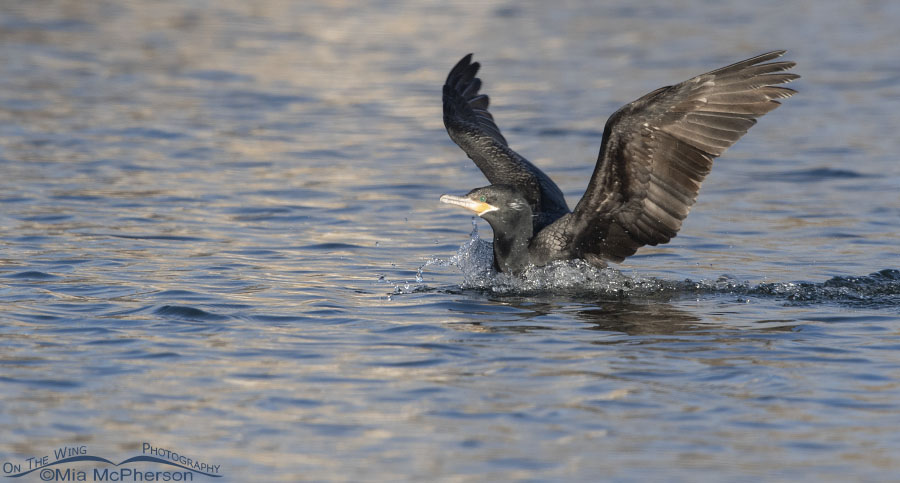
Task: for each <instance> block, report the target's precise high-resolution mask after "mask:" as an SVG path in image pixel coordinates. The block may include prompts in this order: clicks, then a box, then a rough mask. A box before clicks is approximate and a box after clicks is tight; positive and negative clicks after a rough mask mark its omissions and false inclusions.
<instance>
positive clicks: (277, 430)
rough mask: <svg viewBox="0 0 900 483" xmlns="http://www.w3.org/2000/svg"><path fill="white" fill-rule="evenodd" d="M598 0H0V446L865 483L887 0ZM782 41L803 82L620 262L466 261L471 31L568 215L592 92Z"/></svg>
mask: <svg viewBox="0 0 900 483" xmlns="http://www.w3.org/2000/svg"><path fill="white" fill-rule="evenodd" d="M594 3H595V2H586V1H585V2H579V1H572V2H562V3H556V4H553V5H552V6H551V5H549V4H547V5H544V4H537V3H535V4H529V3H515V2H513V3H505V2H477V3H474V2H473V3H468V2H460V3H455V4H453V5H446V4H445V3H443V2H399V1H398V2H393V1H390V2H374V3H367V4H359V3H356V2H350V3H345V2H287V1H278V0H268V1H257V2H234V1H217V2H204V1H189V2H182V1H164V2H154V3H153V4H152V5H151V4H145V3H142V2H118V1H115V2H113V1H108V2H107V1H96V2H83V1H74V0H72V1H65V0H59V1H54V2H39V3H38V2H30V1H25V0H22V1H12V2H5V3H4V4H3V6H2V7H0V63H2V65H3V66H4V68H3V74H2V75H0V120H2V122H0V173H2V176H0V394H2V396H0V435H2V436H0V459H2V461H0V463H3V462H19V463H20V462H22V461H24V460H25V459H26V458H28V457H32V456H37V455H43V454H50V453H51V452H52V449H53V448H58V447H60V446H62V445H78V444H83V445H87V447H88V448H89V450H90V451H91V452H92V453H94V454H98V455H100V456H104V457H106V458H109V459H112V460H115V461H116V462H119V461H121V460H123V459H125V458H126V457H129V456H133V455H134V454H139V453H140V451H141V444H142V443H143V442H151V443H153V444H154V445H157V446H159V447H163V448H172V449H176V450H179V451H181V452H183V453H185V454H190V455H192V456H195V457H198V458H202V459H204V460H206V461H211V462H214V463H216V464H220V465H221V466H222V470H221V472H222V474H224V476H225V478H224V479H226V480H230V481H254V480H255V481H298V480H316V481H323V480H324V481H327V480H433V479H438V480H450V479H462V480H467V479H472V480H476V479H478V480H485V479H490V480H498V481H499V480H559V479H575V480H597V479H606V480H614V481H646V480H667V481H697V480H715V481H723V480H725V481H756V480H758V479H767V480H772V481H788V480H807V481H847V480H864V481H887V480H891V479H895V478H896V475H897V472H898V471H900V458H898V455H900V436H898V434H900V433H898V431H897V428H898V427H900V403H898V401H900V355H898V349H900V328H898V323H900V315H898V314H900V288H898V286H900V273H898V272H897V271H896V270H897V269H898V268H900V263H898V262H900V248H898V243H897V240H898V239H900V224H898V221H897V220H900V194H898V193H900V189H898V188H900V164H898V162H897V155H896V153H898V152H900V138H898V137H897V136H896V130H897V126H898V125H900V119H898V116H897V112H900V65H898V63H897V62H896V45H897V41H898V40H900V38H898V33H897V28H896V25H897V24H898V22H900V4H896V3H891V2H866V3H858V4H857V3H839V2H825V3H822V2H806V1H800V2H794V3H791V4H790V6H787V5H785V4H784V3H783V2H763V3H754V4H752V5H751V4H748V3H746V2H719V3H709V2H694V1H686V2H679V3H676V4H669V3H667V4H660V5H657V6H643V4H642V5H635V4H634V3H633V2H604V3H603V4H602V5H594ZM778 48H786V49H789V51H790V52H789V54H788V56H787V58H789V59H790V60H794V61H796V62H798V67H797V68H796V71H797V72H798V73H800V74H801V75H802V76H803V78H802V79H801V80H800V81H797V82H795V83H794V84H792V87H794V88H796V89H797V90H798V91H800V93H799V94H798V95H796V96H794V97H793V98H791V99H788V100H786V101H785V102H784V104H785V105H784V106H783V107H782V108H779V109H778V110H776V111H774V112H772V113H770V114H769V115H767V116H766V117H765V118H763V119H762V120H761V121H760V123H759V124H758V125H757V126H756V127H754V128H753V130H752V131H751V132H750V133H749V135H747V136H746V138H745V139H743V140H742V141H740V142H739V143H738V144H737V145H736V146H735V147H734V148H733V149H731V150H730V151H729V152H728V153H727V154H726V155H725V156H724V157H723V158H721V159H720V160H719V161H717V163H716V165H715V167H714V169H713V172H712V174H711V176H710V177H709V178H708V179H707V181H706V182H705V183H704V186H703V190H702V192H701V195H700V198H699V200H698V203H697V205H696V206H695V208H694V210H693V212H692V213H691V215H690V216H689V217H688V219H687V220H686V222H685V224H684V227H683V228H682V230H681V232H680V234H679V236H678V237H677V238H675V239H674V240H673V241H672V243H670V244H668V245H665V246H660V247H653V248H647V249H643V250H641V251H640V252H639V253H638V255H637V256H635V257H633V258H630V259H629V260H628V261H627V263H624V264H622V265H618V266H616V267H615V270H605V271H595V270H590V269H587V268H585V267H579V266H574V267H573V266H564V267H554V268H551V269H548V270H545V271H543V272H541V273H537V274H533V276H531V277H530V278H528V279H527V280H512V279H509V278H507V277H504V276H499V277H498V276H495V275H492V274H489V273H488V274H485V273H484V270H483V269H484V267H485V263H486V262H485V258H484V251H485V244H484V243H485V242H484V241H483V240H482V241H477V240H474V239H473V237H472V235H471V234H470V232H471V231H472V225H471V219H470V217H468V216H466V214H465V213H463V212H462V211H458V210H455V209H452V208H448V207H446V206H444V205H441V204H440V203H439V202H438V198H439V196H440V195H441V194H442V193H456V194H461V193H465V192H467V191H468V190H469V189H471V188H473V187H476V186H481V185H483V184H485V180H484V179H483V177H482V176H481V174H480V173H479V172H478V170H477V169H476V168H475V166H474V165H473V164H472V163H471V162H470V161H469V160H467V159H466V158H465V156H464V154H463V153H462V152H461V151H460V150H459V149H458V148H457V147H456V146H455V145H453V144H452V142H451V141H450V140H449V139H448V138H447V136H446V133H445V132H444V131H443V127H442V124H441V111H440V85H441V82H442V81H443V78H444V76H445V75H446V71H447V70H448V69H449V68H450V67H451V66H452V65H453V64H454V63H455V62H456V61H457V60H458V59H459V58H460V57H461V56H462V55H464V54H466V53H468V52H473V51H474V52H475V53H476V57H477V59H478V60H480V61H482V62H483V64H484V67H483V70H482V78H483V79H484V81H485V91H486V92H488V93H489V94H491V96H492V103H493V104H492V106H493V107H492V111H493V112H494V114H495V117H496V119H497V121H498V124H499V125H500V127H501V128H502V129H503V131H504V134H505V135H506V137H507V138H508V139H509V141H510V143H511V145H512V146H513V147H514V148H515V149H517V150H518V151H519V152H521V153H522V154H524V155H526V156H527V157H529V158H530V159H531V160H532V161H534V162H535V163H536V164H538V165H539V166H541V167H542V168H543V169H544V170H545V171H546V172H547V173H548V174H550V175H551V176H552V177H553V178H554V179H555V180H557V182H558V184H559V185H560V187H561V188H562V189H563V191H564V192H565V194H566V196H567V197H568V200H569V204H570V205H573V206H574V204H575V202H577V200H578V198H579V197H580V195H581V193H582V191H583V189H584V187H585V185H586V180H587V178H588V177H589V176H590V173H591V172H592V170H593V163H594V160H595V157H596V152H597V149H598V147H599V142H600V136H601V133H602V128H603V124H604V123H605V121H606V117H607V116H608V115H609V114H610V113H611V112H613V111H614V110H615V109H616V108H618V107H619V106H621V105H622V104H624V103H626V102H629V101H631V100H633V99H635V98H637V97H639V96H640V95H643V94H644V93H646V92H649V91H650V90H652V89H655V88H656V87H659V86H661V85H665V84H667V83H672V82H677V81H680V80H683V79H686V78H688V77H690V76H692V75H696V74H699V73H702V72H705V71H708V70H711V69H713V68H716V67H719V66H722V65H725V64H727V63H731V62H734V61H737V60H741V59H744V58H747V57H750V56H752V55H756V54H758V53H761V52H764V51H767V50H773V49H778ZM478 228H479V230H480V236H481V237H482V238H484V239H490V228H489V227H488V226H487V225H486V224H484V223H483V222H479V224H478ZM85 467H88V468H89V467H91V466H90V465H87V466H85ZM146 468H148V469H149V468H151V467H150V466H147V467H146ZM28 478H30V479H31V480H30V481H35V480H38V479H39V478H38V475H37V474H36V473H32V474H30V475H28V476H27V477H23V479H28ZM198 479H205V477H198Z"/></svg>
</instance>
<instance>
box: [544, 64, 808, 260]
mask: <svg viewBox="0 0 900 483" xmlns="http://www.w3.org/2000/svg"><path fill="white" fill-rule="evenodd" d="M784 53H785V52H784V51H774V52H768V53H765V54H762V55H759V56H756V57H753V58H750V59H747V60H744V61H741V62H737V63H734V64H731V65H729V66H725V67H722V68H720V69H716V70H714V71H711V72H708V73H706V74H702V75H699V76H697V77H694V78H692V79H689V80H687V81H685V82H682V83H680V84H676V85H674V86H667V87H663V88H660V89H657V90H655V91H653V92H651V93H649V94H647V95H645V96H644V97H641V98H640V99H638V100H636V101H634V102H632V103H630V104H628V105H626V106H624V107H622V108H621V109H619V110H618V111H616V112H615V113H614V114H613V115H612V116H610V118H609V120H608V121H607V123H606V126H605V128H604V132H603V141H602V144H601V147H600V155H599V158H598V160H597V166H596V168H595V169H594V173H593V175H592V176H591V180H590V182H589V184H588V188H587V190H586V192H585V194H584V196H583V197H582V199H581V201H579V203H578V205H577V206H576V207H575V210H574V211H573V212H572V214H571V215H569V216H567V217H565V218H563V219H561V220H560V221H558V222H557V223H554V224H553V225H550V226H549V227H547V228H546V229H545V230H544V232H542V233H540V234H539V235H538V237H537V239H536V240H535V244H537V245H541V244H542V243H544V239H545V238H546V239H548V240H549V239H554V240H556V243H557V244H559V243H563V244H565V245H566V246H567V247H568V250H567V256H574V257H579V258H583V259H586V260H589V261H591V262H593V263H597V264H600V263H602V261H603V260H611V261H621V260H623V259H624V258H625V257H627V256H630V255H632V254H634V252H635V251H636V250H637V249H638V248H639V247H641V246H643V245H656V244H659V243H666V242H668V241H669V240H671V239H672V238H673V237H674V236H675V235H676V234H677V233H678V230H679V229H680V228H681V224H682V222H683V220H684V219H685V217H687V215H688V212H690V209H691V206H693V204H694V202H695V201H696V199H697V194H698V193H699V191H700V185H701V183H702V182H703V179H704V178H705V177H706V175H708V174H709V171H710V169H711V168H712V164H713V160H714V159H715V158H716V157H717V156H720V155H721V154H722V153H724V152H725V151H726V150H727V149H728V148H730V147H731V146H732V145H734V143H735V142H737V141H738V140H739V139H740V138H741V137H742V136H743V135H744V134H745V133H746V132H747V131H748V130H749V129H750V128H751V127H753V125H754V124H756V118H758V117H760V116H762V115H764V114H765V113H767V112H769V111H771V110H773V109H775V108H777V107H778V106H779V105H780V103H779V102H778V101H777V99H784V98H787V97H790V96H792V95H793V94H794V93H795V92H796V91H794V90H793V89H789V88H787V87H781V86H780V84H785V83H788V82H791V81H793V80H795V79H797V78H799V76H798V75H796V74H793V73H786V72H784V71H786V70H788V69H790V68H792V67H794V65H795V64H794V62H787V61H776V62H769V61H771V60H774V59H777V58H779V57H781V56H782V55H784ZM545 232H546V234H545ZM559 240H562V242H560V241H559Z"/></svg>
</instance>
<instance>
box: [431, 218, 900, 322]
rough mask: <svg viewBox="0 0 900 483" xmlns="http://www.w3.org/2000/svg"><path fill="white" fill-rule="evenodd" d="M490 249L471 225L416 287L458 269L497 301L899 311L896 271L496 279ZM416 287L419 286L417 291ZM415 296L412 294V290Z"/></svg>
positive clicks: (535, 272)
mask: <svg viewBox="0 0 900 483" xmlns="http://www.w3.org/2000/svg"><path fill="white" fill-rule="evenodd" d="M493 258H494V255H493V247H492V244H491V242H489V241H486V240H483V239H481V238H480V236H479V234H478V227H477V225H476V224H475V221H474V220H473V223H472V233H471V234H470V237H469V240H467V241H466V242H465V243H463V244H462V245H461V246H460V247H459V250H458V251H457V253H456V255H454V256H453V257H451V258H450V259H449V260H443V259H439V258H432V259H430V260H428V261H426V262H425V263H424V264H422V265H421V266H420V267H419V268H418V270H417V272H416V282H417V283H419V284H422V283H423V281H424V276H423V271H424V270H425V269H426V268H427V267H429V266H440V267H457V268H458V269H459V270H460V272H461V273H462V276H463V281H462V283H460V286H459V287H460V288H461V289H463V290H466V289H471V290H480V291H485V292H490V293H492V294H497V295H514V296H528V295H536V294H546V293H553V294H555V295H569V296H590V297H592V298H596V297H601V298H623V297H639V298H647V297H655V296H667V297H682V296H698V295H732V296H738V297H740V298H743V299H745V300H747V301H748V302H749V301H750V299H751V298H763V299H766V298H776V299H779V300H785V301H787V302H788V303H796V304H808V303H820V302H831V303H839V304H843V305H853V306H871V307H879V306H885V307H896V306H900V270H894V269H885V270H881V271H879V272H875V273H872V274H869V275H865V276H854V277H834V278H831V279H830V280H827V281H825V282H822V283H814V282H770V283H762V284H758V285H753V284H751V283H750V282H747V281H742V280H737V279H735V278H733V277H730V276H728V275H722V276H720V277H719V278H718V279H716V280H699V281H694V280H690V279H686V280H681V281H673V280H663V279H659V278H655V277H643V276H640V275H633V274H632V275H626V274H624V273H622V272H620V271H619V270H616V269H614V268H602V269H601V268H597V267H594V266H592V265H590V264H588V263H587V262H585V261H583V260H567V261H558V262H554V263H552V264H550V265H547V266H545V267H532V268H530V269H528V270H526V271H525V272H524V273H522V274H520V275H510V274H507V273H498V272H496V271H495V270H494V268H493ZM420 287H421V286H420ZM414 291H415V290H414Z"/></svg>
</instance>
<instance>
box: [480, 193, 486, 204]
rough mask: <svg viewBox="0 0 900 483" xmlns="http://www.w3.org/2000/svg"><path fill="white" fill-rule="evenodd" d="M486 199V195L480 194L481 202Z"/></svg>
mask: <svg viewBox="0 0 900 483" xmlns="http://www.w3.org/2000/svg"><path fill="white" fill-rule="evenodd" d="M485 201H487V196H484V195H481V202H482V203H484V202H485Z"/></svg>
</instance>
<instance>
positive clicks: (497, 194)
mask: <svg viewBox="0 0 900 483" xmlns="http://www.w3.org/2000/svg"><path fill="white" fill-rule="evenodd" d="M441 203H447V204H451V205H457V206H462V207H463V208H465V209H467V210H471V211H472V212H474V213H475V214H476V215H478V216H480V217H482V218H484V219H485V221H487V222H488V223H490V224H491V226H492V227H494V228H495V229H496V228H497V227H498V226H516V225H519V224H522V223H525V222H527V223H525V224H527V225H528V227H529V228H530V227H531V223H532V222H531V216H532V212H531V206H530V205H529V204H528V202H527V201H525V198H524V197H523V196H522V195H521V194H520V193H519V192H518V191H516V190H514V189H512V188H510V187H508V186H503V185H491V186H485V187H484V188H475V189H473V190H472V191H470V192H468V193H467V194H466V195H465V196H453V195H443V196H441Z"/></svg>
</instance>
